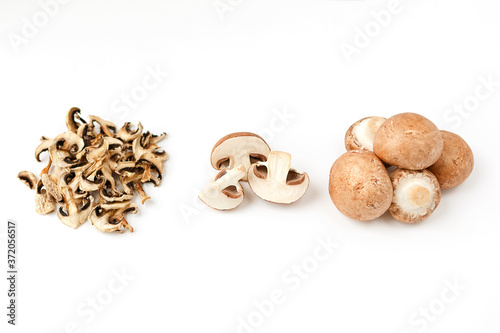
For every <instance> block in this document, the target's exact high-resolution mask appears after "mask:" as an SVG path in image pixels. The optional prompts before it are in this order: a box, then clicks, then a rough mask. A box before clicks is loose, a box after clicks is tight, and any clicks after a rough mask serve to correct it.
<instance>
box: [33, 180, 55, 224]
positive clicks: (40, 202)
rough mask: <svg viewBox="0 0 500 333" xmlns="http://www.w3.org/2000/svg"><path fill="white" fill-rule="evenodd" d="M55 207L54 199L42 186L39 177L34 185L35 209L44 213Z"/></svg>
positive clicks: (51, 210)
mask: <svg viewBox="0 0 500 333" xmlns="http://www.w3.org/2000/svg"><path fill="white" fill-rule="evenodd" d="M55 209H56V201H55V200H54V198H53V197H52V196H51V195H50V194H49V193H48V192H47V190H46V189H45V188H44V186H43V183H42V180H41V179H39V180H38V183H37V185H36V195H35V211H36V212H37V213H38V214H41V215H44V214H48V213H51V212H53V211H54V210H55Z"/></svg>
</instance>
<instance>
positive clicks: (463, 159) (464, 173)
mask: <svg viewBox="0 0 500 333" xmlns="http://www.w3.org/2000/svg"><path fill="white" fill-rule="evenodd" d="M441 136H442V137H443V141H444V148H443V153H442V154H441V157H439V159H438V160H437V162H436V163H434V164H433V165H432V166H430V167H429V171H431V172H432V173H433V174H434V176H436V178H437V179H438V181H439V185H440V186H441V189H442V190H446V189H450V188H453V187H456V186H458V185H460V184H462V183H463V182H464V181H465V180H466V179H467V178H468V177H469V176H470V174H471V173H472V169H474V155H473V154H472V149H471V148H470V147H469V145H468V144H467V142H465V140H464V139H462V138H461V137H460V136H459V135H457V134H455V133H451V132H447V131H441Z"/></svg>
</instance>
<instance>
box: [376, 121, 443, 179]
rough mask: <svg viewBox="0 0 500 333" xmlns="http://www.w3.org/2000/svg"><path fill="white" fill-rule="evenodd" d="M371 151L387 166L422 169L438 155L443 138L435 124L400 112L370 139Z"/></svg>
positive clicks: (434, 160)
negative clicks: (372, 139) (371, 141)
mask: <svg viewBox="0 0 500 333" xmlns="http://www.w3.org/2000/svg"><path fill="white" fill-rule="evenodd" d="M373 151H374V152H375V154H376V155H377V156H378V157H379V158H380V159H381V160H382V161H384V162H386V163H387V164H389V165H393V166H395V167H398V168H402V169H409V170H422V169H425V168H427V167H429V166H431V165H432V164H434V163H436V161H437V160H438V159H439V156H441V153H442V152H443V138H442V137H441V133H440V131H439V129H438V128H437V127H436V125H434V123H433V122H432V121H430V120H429V119H427V118H425V117H424V116H421V115H419V114H416V113H410V112H408V113H400V114H397V115H395V116H393V117H391V118H389V119H387V120H386V121H385V122H384V123H383V124H382V126H380V128H379V130H378V131H377V133H376V134H375V139H374V141H373Z"/></svg>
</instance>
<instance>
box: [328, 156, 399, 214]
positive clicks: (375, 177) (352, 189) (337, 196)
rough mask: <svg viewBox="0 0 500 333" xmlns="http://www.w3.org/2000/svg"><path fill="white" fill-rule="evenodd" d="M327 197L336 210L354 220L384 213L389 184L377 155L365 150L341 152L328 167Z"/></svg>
mask: <svg viewBox="0 0 500 333" xmlns="http://www.w3.org/2000/svg"><path fill="white" fill-rule="evenodd" d="M329 192H330V197H331V199H332V201H333V203H334V204H335V206H336V207H337V208H338V210H339V211H340V212H341V213H342V214H344V215H346V216H348V217H350V218H352V219H355V220H358V221H370V220H373V219H376V218H377V217H379V216H381V215H382V214H384V213H385V212H386V211H387V209H389V206H390V205H391V202H392V184H391V179H390V178H389V174H388V173H387V170H386V169H385V166H384V164H383V163H382V162H381V161H380V159H379V158H378V157H377V156H375V154H373V153H372V152H370V151H367V150H353V151H350V152H347V153H345V154H343V155H342V156H340V157H339V159H337V161H335V163H334V164H333V166H332V168H331V170H330V184H329Z"/></svg>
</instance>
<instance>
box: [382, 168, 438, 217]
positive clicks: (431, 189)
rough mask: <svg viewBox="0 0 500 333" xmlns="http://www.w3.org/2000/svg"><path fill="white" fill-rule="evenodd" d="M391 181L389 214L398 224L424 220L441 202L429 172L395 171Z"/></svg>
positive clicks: (435, 183) (435, 181)
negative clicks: (391, 195)
mask: <svg viewBox="0 0 500 333" xmlns="http://www.w3.org/2000/svg"><path fill="white" fill-rule="evenodd" d="M391 180H392V186H393V188H394V196H393V199H392V204H391V207H390V208H389V212H390V213H391V215H392V217H394V218H395V219H396V220H398V221H400V222H404V223H415V222H420V221H422V220H425V219H426V218H428V217H429V216H430V215H431V214H432V212H434V210H435V209H436V207H437V206H438V205H439V202H440V201H441V188H440V187H439V182H438V180H437V178H436V176H434V175H433V174H432V172H430V171H429V170H406V169H396V170H394V171H393V172H392V173H391Z"/></svg>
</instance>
